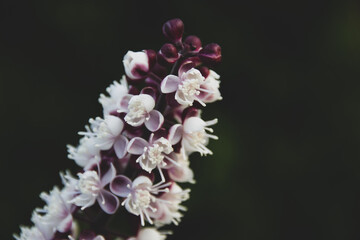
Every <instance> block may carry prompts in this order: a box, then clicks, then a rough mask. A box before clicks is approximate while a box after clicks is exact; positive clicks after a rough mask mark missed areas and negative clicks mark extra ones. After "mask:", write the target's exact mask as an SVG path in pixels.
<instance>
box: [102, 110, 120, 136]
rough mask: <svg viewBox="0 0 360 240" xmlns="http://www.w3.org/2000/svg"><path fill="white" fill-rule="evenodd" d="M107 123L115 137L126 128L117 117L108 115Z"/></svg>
mask: <svg viewBox="0 0 360 240" xmlns="http://www.w3.org/2000/svg"><path fill="white" fill-rule="evenodd" d="M105 120H106V123H107V125H108V127H109V130H110V131H111V133H112V135H113V136H118V135H119V134H120V133H121V131H122V130H123V128H124V123H123V121H122V120H121V119H120V118H118V117H115V116H112V115H108V116H106V117H105Z"/></svg>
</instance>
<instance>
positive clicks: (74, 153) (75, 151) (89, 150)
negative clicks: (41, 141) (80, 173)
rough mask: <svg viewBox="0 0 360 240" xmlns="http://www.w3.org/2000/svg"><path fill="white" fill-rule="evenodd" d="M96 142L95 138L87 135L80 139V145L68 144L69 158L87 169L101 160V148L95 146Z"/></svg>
mask: <svg viewBox="0 0 360 240" xmlns="http://www.w3.org/2000/svg"><path fill="white" fill-rule="evenodd" d="M96 144H97V142H96V139H95V138H93V137H86V136H85V137H83V138H81V139H80V144H79V146H77V147H74V146H71V145H67V148H68V153H69V154H68V158H69V159H72V160H74V161H75V163H76V164H77V165H79V166H80V167H83V168H85V169H86V170H87V169H89V168H91V167H92V166H93V165H94V164H97V163H99V162H100V159H101V158H100V149H99V148H98V147H96V146H95V145H96Z"/></svg>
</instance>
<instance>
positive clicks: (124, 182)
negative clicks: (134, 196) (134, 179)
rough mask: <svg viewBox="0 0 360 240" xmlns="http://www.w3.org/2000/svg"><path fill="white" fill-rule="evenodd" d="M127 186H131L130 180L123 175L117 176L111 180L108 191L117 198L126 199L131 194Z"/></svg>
mask: <svg viewBox="0 0 360 240" xmlns="http://www.w3.org/2000/svg"><path fill="white" fill-rule="evenodd" d="M129 186H131V180H130V179H129V178H127V177H126V176H124V175H119V176H116V177H115V178H114V179H113V180H112V182H111V184H110V190H111V192H113V193H114V194H116V195H117V196H119V197H127V196H128V195H129V193H130V192H131V190H130V188H129Z"/></svg>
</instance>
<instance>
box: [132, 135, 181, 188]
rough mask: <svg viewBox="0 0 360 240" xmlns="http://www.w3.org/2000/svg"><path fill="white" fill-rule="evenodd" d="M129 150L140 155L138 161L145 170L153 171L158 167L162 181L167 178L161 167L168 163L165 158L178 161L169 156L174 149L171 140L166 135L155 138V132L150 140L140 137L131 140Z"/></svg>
mask: <svg viewBox="0 0 360 240" xmlns="http://www.w3.org/2000/svg"><path fill="white" fill-rule="evenodd" d="M127 151H128V152H129V153H131V154H134V155H140V156H139V157H138V158H137V160H136V162H137V163H139V164H140V166H141V168H142V169H144V170H145V171H147V172H149V173H151V171H152V170H153V169H154V168H158V169H159V172H160V175H161V179H162V182H164V181H165V178H164V176H163V173H162V171H161V168H164V167H165V166H166V165H167V163H166V162H165V160H168V161H170V162H173V163H175V164H176V162H175V161H174V160H173V159H171V158H170V157H169V156H168V154H170V153H171V152H172V151H173V148H172V146H171V143H170V141H169V140H168V139H166V138H164V137H160V138H158V139H154V134H151V136H150V139H149V142H147V141H146V140H144V139H142V138H140V137H134V138H133V139H131V140H130V142H129V144H128V148H127Z"/></svg>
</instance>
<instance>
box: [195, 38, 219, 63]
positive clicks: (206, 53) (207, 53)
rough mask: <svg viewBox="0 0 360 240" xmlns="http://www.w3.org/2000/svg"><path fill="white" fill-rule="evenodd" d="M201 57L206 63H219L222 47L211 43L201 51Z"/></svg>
mask: <svg viewBox="0 0 360 240" xmlns="http://www.w3.org/2000/svg"><path fill="white" fill-rule="evenodd" d="M199 57H200V59H201V61H203V62H204V63H208V64H213V63H218V62H220V61H221V47H220V46H219V45H218V44H216V43H210V44H208V45H206V46H205V47H204V48H203V49H201V50H200V52H199Z"/></svg>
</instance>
